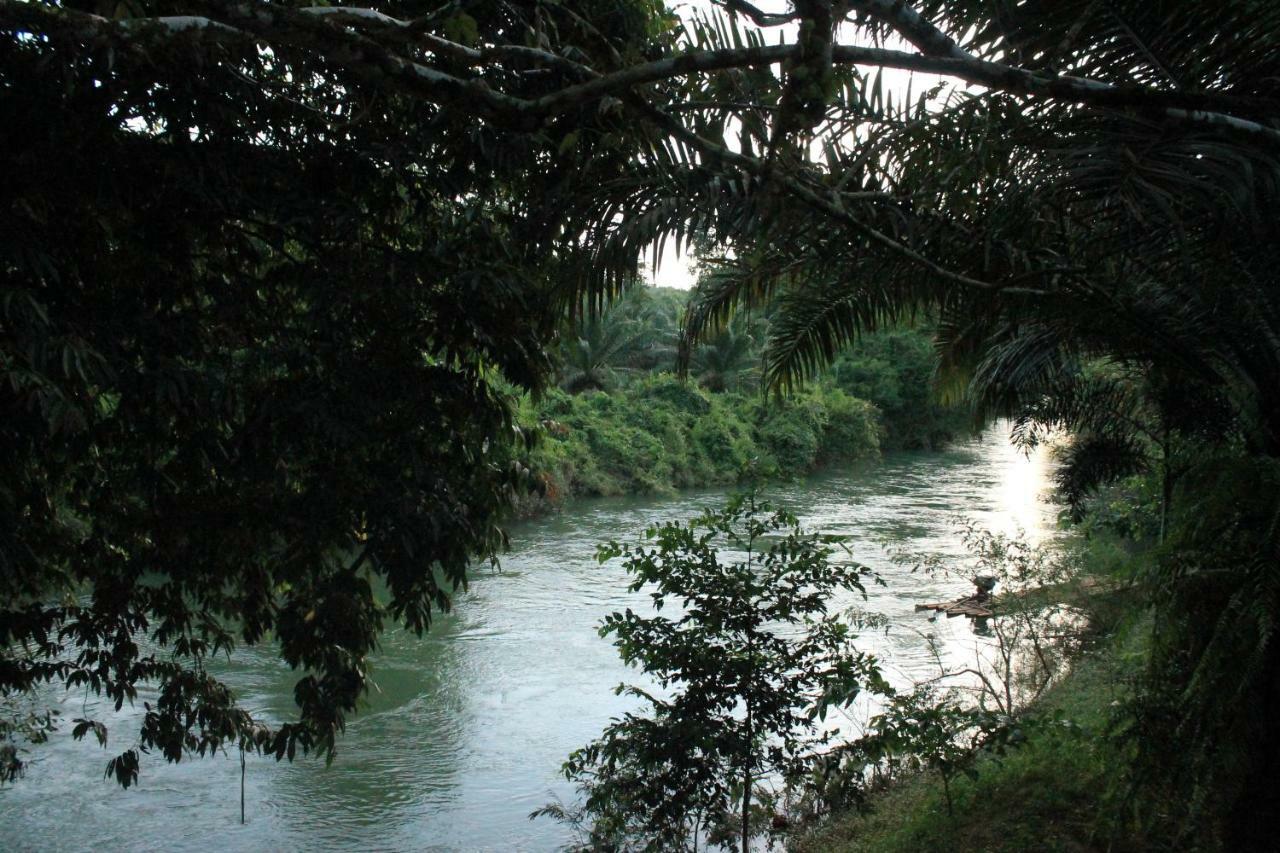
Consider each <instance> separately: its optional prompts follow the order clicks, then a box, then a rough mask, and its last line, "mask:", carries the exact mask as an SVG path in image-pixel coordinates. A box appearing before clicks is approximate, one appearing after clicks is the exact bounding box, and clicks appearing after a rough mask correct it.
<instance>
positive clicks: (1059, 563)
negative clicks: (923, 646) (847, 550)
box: [899, 521, 1085, 717]
mask: <svg viewBox="0 0 1280 853" xmlns="http://www.w3.org/2000/svg"><path fill="white" fill-rule="evenodd" d="M961 539H962V541H963V542H964V545H965V548H966V549H967V550H968V551H969V554H970V555H971V560H970V562H969V564H968V565H966V566H965V567H964V568H957V567H955V566H952V565H949V564H948V563H947V561H945V560H943V559H942V558H940V557H936V556H932V557H926V558H924V559H923V560H919V561H914V562H913V561H912V560H911V559H910V558H908V557H905V556H900V557H899V559H900V560H902V561H903V562H907V563H909V564H911V565H912V571H925V572H929V573H931V574H946V575H951V576H957V575H959V576H963V577H965V578H966V579H968V580H971V581H973V582H974V583H975V585H977V584H978V583H979V582H981V583H982V585H983V586H990V587H992V588H994V589H996V590H999V592H1000V594H999V595H998V596H996V597H995V598H992V599H991V600H990V601H989V603H988V606H989V607H990V609H991V610H992V613H993V615H992V616H991V617H989V618H985V619H981V620H979V621H978V623H977V625H976V626H975V633H976V634H977V638H976V639H977V648H976V649H975V654H974V663H973V665H972V666H965V667H963V668H961V669H958V670H952V669H948V668H946V667H945V666H943V665H942V663H941V660H940V658H939V670H940V671H939V674H938V677H937V681H940V682H950V683H954V682H956V681H957V680H958V679H959V680H965V679H966V677H968V678H969V679H970V680H971V683H970V684H968V685H967V686H966V687H964V688H960V689H964V690H966V691H967V692H969V693H971V694H973V695H974V696H976V699H977V706H978V707H979V708H980V709H981V710H983V711H986V710H993V711H996V712H998V713H999V714H1001V715H1003V716H1005V717H1014V716H1016V715H1018V714H1019V713H1021V712H1022V711H1023V710H1025V709H1026V708H1027V707H1029V706H1030V705H1033V704H1034V703H1035V702H1036V700H1038V699H1039V698H1040V696H1041V695H1042V694H1043V693H1044V691H1045V690H1046V689H1047V688H1048V687H1049V686H1050V685H1051V684H1052V683H1053V681H1054V679H1055V678H1058V677H1060V676H1061V675H1062V673H1063V672H1064V671H1065V670H1066V661H1067V659H1068V658H1069V657H1070V655H1071V652H1072V651H1073V649H1072V646H1071V639H1072V637H1073V635H1074V634H1076V633H1078V632H1079V631H1081V629H1082V628H1083V623H1084V621H1085V617H1084V615H1083V614H1082V613H1080V612H1079V610H1078V609H1077V608H1076V606H1075V605H1074V604H1072V603H1071V602H1073V601H1074V600H1076V599H1078V598H1079V597H1080V596H1079V594H1078V589H1077V587H1078V584H1079V583H1080V579H1079V577H1078V575H1079V571H1080V569H1079V565H1078V563H1077V562H1076V561H1075V560H1073V559H1072V558H1071V556H1070V555H1069V554H1065V555H1064V554H1059V553H1056V552H1055V551H1054V550H1052V549H1049V548H1043V547H1041V548H1037V547H1034V546H1032V545H1031V544H1029V543H1028V542H1027V541H1026V540H1025V539H1024V538H1022V537H1021V536H1007V535H1004V534H999V533H993V532H992V531H990V530H986V529H984V528H982V527H980V526H979V525H977V524H976V523H974V522H972V521H971V522H967V523H966V524H965V525H964V527H963V528H962V530H961ZM980 588H981V587H980ZM934 618H937V617H934ZM930 639H931V638H930Z"/></svg>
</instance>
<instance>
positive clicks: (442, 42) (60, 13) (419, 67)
mask: <svg viewBox="0 0 1280 853" xmlns="http://www.w3.org/2000/svg"><path fill="white" fill-rule="evenodd" d="M205 2H206V3H207V5H209V6H210V7H211V8H213V9H215V10H217V12H218V15H217V18H212V17H208V18H201V17H197V16H180V17H171V18H152V19H131V20H129V21H126V22H114V21H108V20H106V19H104V18H101V17H99V16H96V15H89V14H85V13H80V12H74V11H72V10H67V9H65V8H57V7H50V6H44V5H42V4H36V3H27V2H20V0H0V21H3V22H5V24H6V25H8V26H9V27H15V26H16V27H17V28H19V29H25V30H29V31H32V32H42V33H48V32H50V31H56V30H66V29H68V28H70V29H72V30H73V31H75V32H76V33H77V34H79V35H81V36H84V35H99V36H105V37H113V36H114V37H119V38H125V39H129V38H133V39H140V38H145V37H147V36H148V35H155V36H156V37H164V36H166V35H167V36H173V35H175V34H177V33H184V32H187V31H191V30H199V31H200V37H201V38H215V39H232V40H234V39H240V40H243V39H246V38H249V37H252V38H253V39H256V40H258V41H260V42H261V43H264V44H276V45H279V46H286V47H293V48H300V49H304V50H311V51H314V52H315V53H316V54H317V55H318V56H320V57H321V58H323V59H324V60H325V61H327V62H330V63H332V64H334V65H336V66H338V67H341V68H343V69H344V70H346V71H348V72H349V73H352V74H353V76H355V77H357V78H358V79H362V80H366V81H368V82H372V83H382V84H386V83H391V84H394V85H399V86H401V87H404V88H407V89H409V90H411V91H412V92H413V93H414V94H416V95H418V96H420V97H424V98H426V99H428V100H431V101H433V102H435V103H441V104H452V105H459V106H466V107H467V108H469V109H471V110H473V111H479V112H481V113H484V114H487V115H490V116H491V117H493V118H495V119H498V120H507V121H519V122H521V123H526V124H528V123H536V122H538V121H540V120H544V119H546V118H549V117H552V116H555V115H558V114H562V113H564V112H567V111H569V110H573V109H577V108H580V107H581V106H583V105H586V104H589V103H591V102H593V101H598V100H600V99H602V98H604V97H608V96H617V95H620V94H622V93H624V92H627V91H629V90H632V89H634V88H635V87H637V86H642V85H645V84H649V83H655V82H660V81H663V80H668V79H673V78H678V77H682V76H686V75H689V74H696V73H706V72H711V71H722V70H727V69H730V68H743V67H751V66H760V65H771V64H775V63H781V62H783V61H785V60H788V59H790V58H792V57H793V56H794V55H795V53H796V52H797V50H798V47H797V46H796V45H794V44H784V45H770V46H757V47H743V48H733V49H723V50H703V51H689V52H686V53H680V54H677V55H674V56H670V57H667V58H665V59H660V60H656V61H652V62H645V63H640V64H637V65H633V66H630V67H628V68H624V69H621V70H619V71H614V72H611V73H608V74H601V75H598V76H594V77H593V78H592V79H589V80H587V81H586V82H583V83H579V84H575V85H572V86H567V87H565V88H563V89H561V90H559V91H557V92H553V93H551V94H548V95H545V96H542V97H540V98H536V99H527V98H520V97H516V96H512V95H507V94H505V93H502V92H499V91H497V90H495V89H494V88H493V87H491V86H489V85H488V84H487V83H485V82H484V81H483V80H479V79H475V78H463V77H458V76H456V75H454V74H452V73H448V72H445V71H441V70H439V69H437V68H435V67H432V66H431V65H429V64H425V61H419V60H415V59H410V58H408V57H405V56H403V55H401V54H400V53H398V52H396V51H394V50H392V49H390V48H389V47H388V46H387V45H385V44H383V43H382V42H380V41H378V40H376V39H375V38H373V37H370V36H368V35H366V34H364V33H363V32H358V31H356V30H355V29H354V28H353V27H350V26H338V27H335V26H331V25H330V24H329V22H328V21H326V20H322V19H323V18H333V19H334V20H335V21H366V22H369V23H371V24H372V25H373V26H375V27H379V28H384V29H394V30H403V29H406V28H409V27H412V22H408V21H401V20H398V19H394V18H390V17H388V16H385V15H383V14H381V13H378V12H373V11H372V10H361V9H354V8H351V7H334V8H332V9H330V8H327V7H312V8H309V9H290V8H287V7H283V6H280V5H279V4H275V3H232V2H227V0H205ZM877 2H879V0H875V2H872V3H871V4H870V5H869V7H868V8H869V9H870V7H871V6H876V3H877ZM884 2H885V3H887V4H888V6H887V7H886V9H885V14H888V13H889V12H891V11H892V12H894V13H895V14H897V15H898V16H899V17H900V18H902V17H903V16H906V17H905V18H903V20H905V21H906V23H905V24H903V26H904V27H906V26H907V24H911V22H912V21H913V20H916V19H918V17H919V16H916V18H915V19H913V18H911V17H910V15H907V12H909V11H910V10H907V9H906V8H905V7H903V6H901V5H900V4H898V3H895V2H891V0H884ZM876 8H879V6H876ZM365 12H368V14H365ZM911 14H914V13H911ZM922 26H923V24H922ZM922 32H924V35H921V36H920V38H921V40H922V41H925V42H928V43H930V44H933V47H932V48H930V49H931V50H933V49H937V50H941V49H942V45H941V43H936V44H934V42H936V41H937V40H936V39H931V38H925V36H927V35H928V34H927V32H925V31H922ZM420 36H421V39H422V46H423V47H425V48H427V49H428V50H430V51H432V52H433V53H436V54H437V55H444V56H448V57H450V58H451V59H453V60H455V61H458V60H460V61H462V62H464V63H465V64H468V65H491V64H497V63H498V62H500V61H501V60H503V59H509V58H515V57H517V56H518V57H519V58H521V59H523V60H525V61H530V62H540V63H544V64H553V65H557V66H560V67H565V68H572V69H574V70H575V71H577V72H579V73H581V74H582V75H583V76H589V75H591V74H594V73H595V72H592V71H590V70H589V69H585V70H584V68H583V67H582V66H580V65H579V64H578V63H573V62H571V61H569V60H567V59H566V58H565V57H561V56H558V55H556V54H553V53H550V52H548V51H543V50H538V49H536V48H527V47H523V46H517V45H500V46H494V47H488V48H482V49H476V48H469V47H466V46H464V45H459V44H456V43H454V42H450V41H449V40H447V39H442V38H440V37H438V36H434V35H431V34H429V33H425V32H424V33H421V34H420ZM943 37H944V38H945V36H943ZM950 52H951V53H954V52H955V51H950ZM961 53H962V54H963V51H961ZM832 58H833V61H834V62H838V63H842V64H848V65H866V66H877V67H883V68H898V69H903V70H910V71H921V72H927V73H932V74H938V75H942V76H946V77H953V78H956V79H959V80H962V81H964V82H966V83H969V84H972V85H977V86H983V87H986V88H988V89H991V90H995V91H1002V92H1008V93H1012V94H1020V95H1027V96H1030V97H1035V98H1043V99H1047V100H1056V101H1063V102H1070V103H1080V104H1085V105H1088V106H1096V107H1106V108H1113V109H1135V110H1143V111H1146V112H1155V113H1159V114H1163V115H1164V116H1165V117H1167V118H1170V119H1173V120H1175V121H1178V122H1181V123H1189V124H1196V125H1202V126H1208V127H1217V128H1222V129H1227V130H1230V131H1233V132H1236V133H1243V134H1247V135H1251V136H1254V137H1256V138H1259V139H1265V140H1267V141H1268V142H1270V143H1273V144H1280V130H1278V129H1276V128H1275V127H1271V126H1268V125H1266V124H1263V123H1261V122H1258V121H1254V120H1252V119H1250V118H1244V117H1242V116H1241V115H1240V113H1243V114H1245V115H1259V114H1260V115H1266V116H1268V117H1270V116H1276V115H1280V107H1278V105H1277V104H1276V103H1274V102H1272V101H1270V100H1263V99H1256V98H1240V97H1236V96H1231V95H1225V94H1220V93H1215V92H1184V91H1167V90H1160V89H1153V88H1150V87H1143V86H1133V87H1120V86H1114V85H1112V84H1109V83H1105V82H1101V81H1098V80H1090V79H1086V78H1080V77H1069V76H1054V75H1047V74H1041V73H1036V72H1032V71H1027V70H1025V69H1021V68H1017V67H1015V66H1011V65H1005V64H1002V63H998V62H987V61H983V60H979V59H975V58H972V57H970V56H969V55H968V54H963V56H954V55H947V56H941V55H926V54H920V53H909V52H905V51H897V50H888V49H884V48H874V47H860V46H850V45H836V46H835V47H834V49H833V52H832Z"/></svg>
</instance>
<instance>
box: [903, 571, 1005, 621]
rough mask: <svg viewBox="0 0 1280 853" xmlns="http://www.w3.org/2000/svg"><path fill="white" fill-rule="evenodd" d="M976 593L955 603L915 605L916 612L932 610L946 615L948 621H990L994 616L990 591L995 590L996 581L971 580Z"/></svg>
mask: <svg viewBox="0 0 1280 853" xmlns="http://www.w3.org/2000/svg"><path fill="white" fill-rule="evenodd" d="M973 585H974V586H975V587H977V590H978V591H977V592H975V593H974V594H973V595H969V596H965V597H964V598H957V599H956V600H955V601H936V602H934V603H932V604H917V605H916V610H934V611H937V612H938V613H945V614H947V618H948V619H952V618H954V617H956V616H968V617H969V618H970V619H990V618H991V617H992V616H994V615H995V611H993V610H992V609H991V590H993V589H995V586H996V579H995V578H993V577H988V576H979V577H976V578H974V579H973Z"/></svg>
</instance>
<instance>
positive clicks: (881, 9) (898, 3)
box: [854, 0, 975, 59]
mask: <svg viewBox="0 0 1280 853" xmlns="http://www.w3.org/2000/svg"><path fill="white" fill-rule="evenodd" d="M854 8H855V9H860V10H862V11H864V12H866V13H867V14H868V15H870V16H871V17H873V18H876V19H877V20H880V21H883V22H884V23H886V24H888V25H889V26H890V27H892V28H893V30H894V32H896V33H897V34H898V35H900V36H902V37H903V38H904V39H906V40H907V41H908V42H910V43H911V44H912V45H914V46H915V47H917V48H919V49H920V51H921V52H922V53H924V54H926V55H927V56H943V57H947V58H950V59H975V57H974V56H973V54H971V53H968V52H967V51H965V50H964V49H963V48H962V47H960V45H958V44H956V42H955V39H953V38H951V36H949V35H947V34H946V33H944V32H943V31H942V30H940V29H938V28H937V27H936V26H934V25H933V24H932V23H930V22H929V21H926V20H925V19H924V18H922V17H921V16H920V13H919V12H917V11H916V10H915V9H912V8H911V7H910V6H908V5H906V3H904V2H903V0H859V1H858V2H855V3H854Z"/></svg>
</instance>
